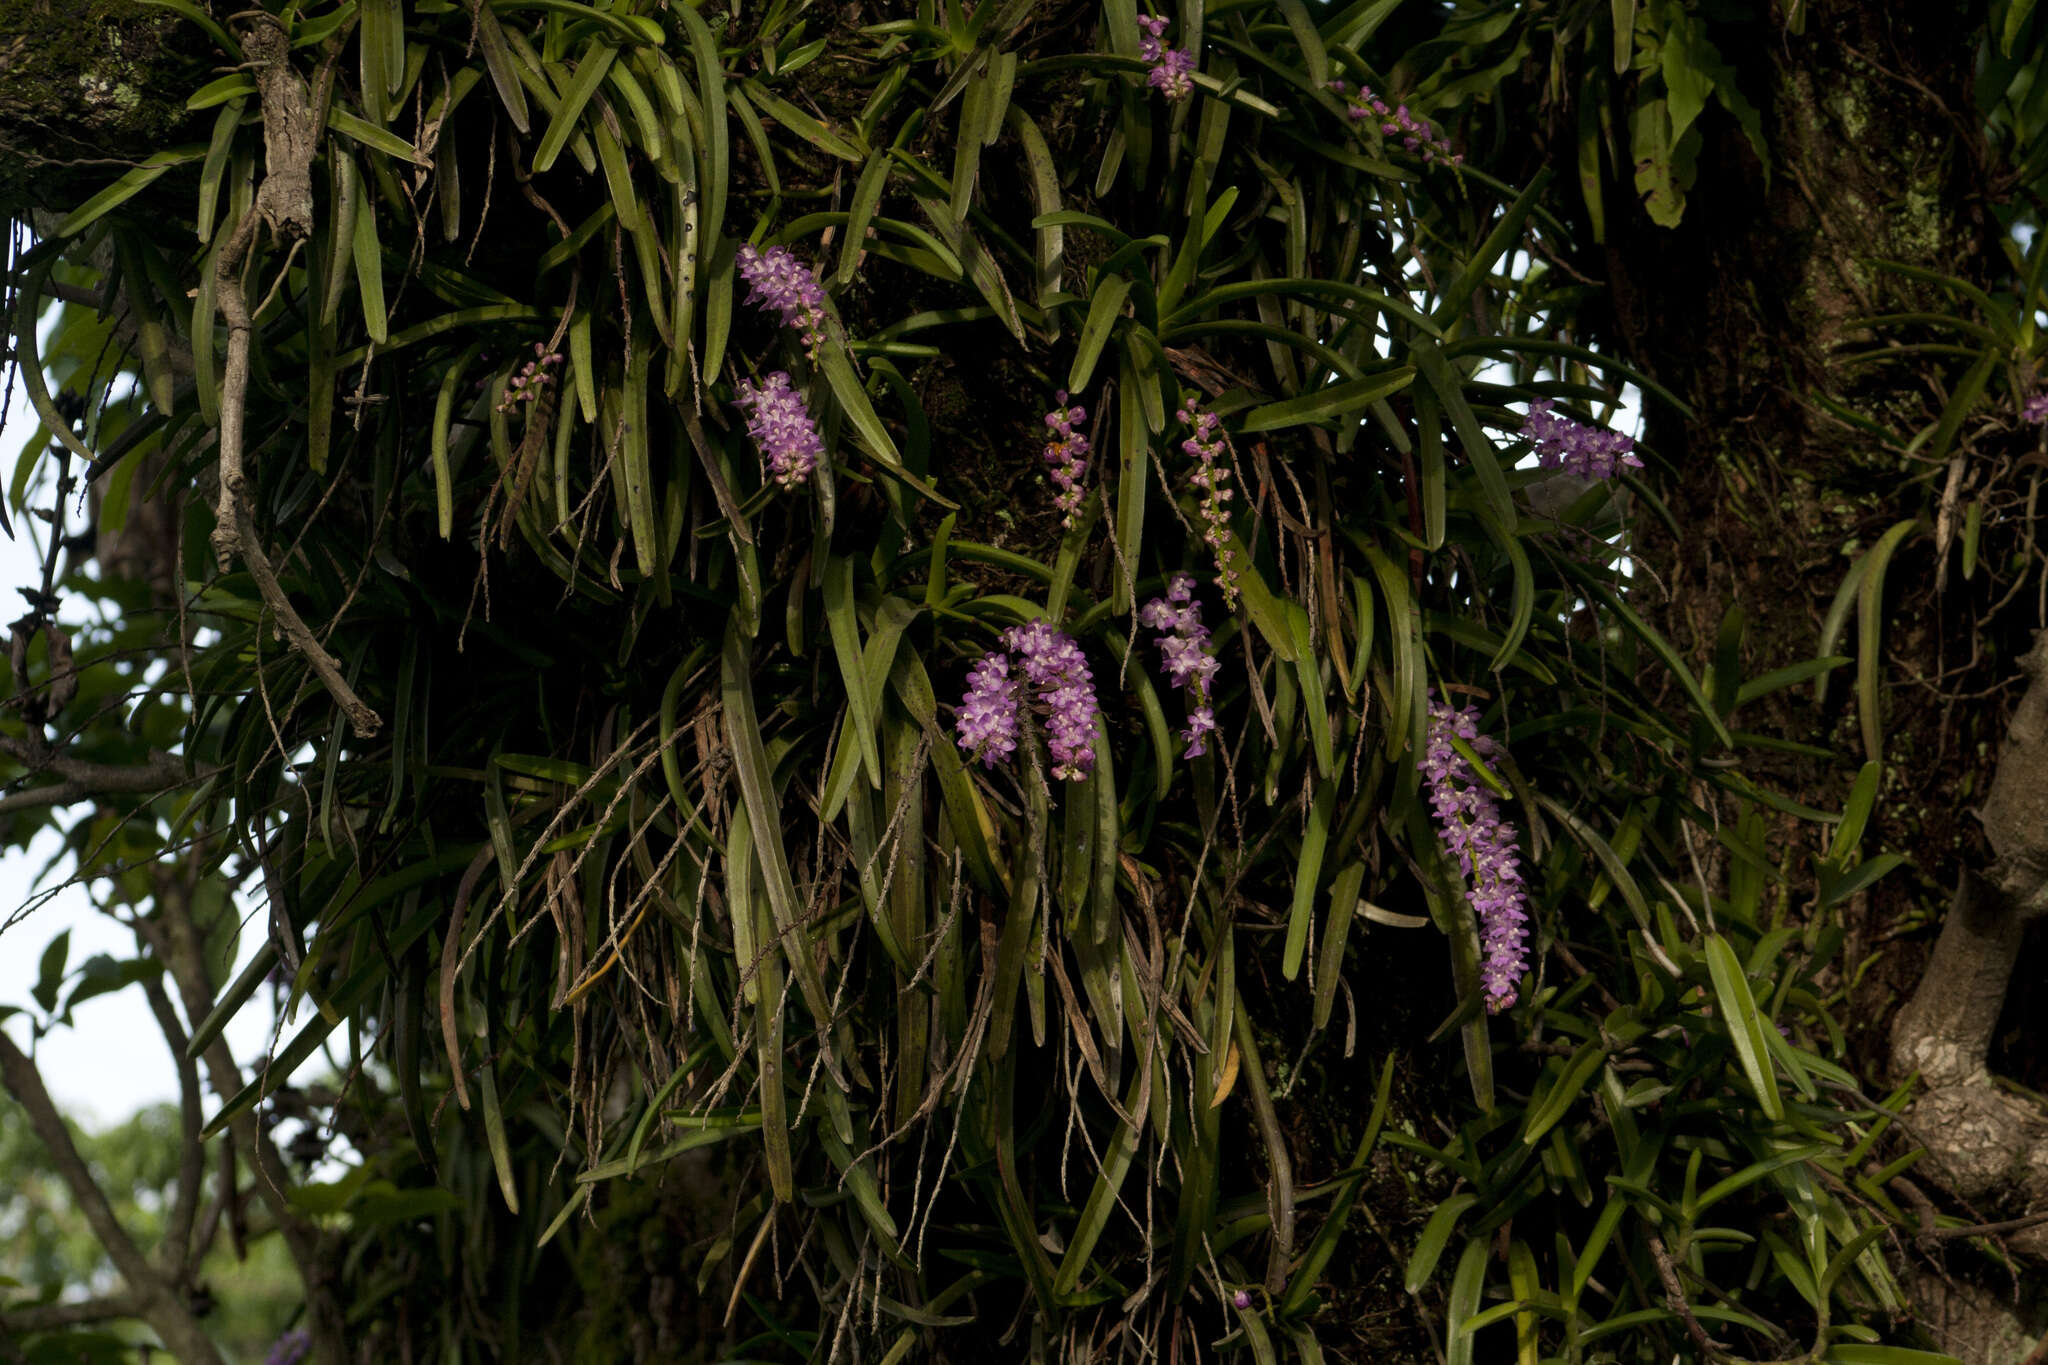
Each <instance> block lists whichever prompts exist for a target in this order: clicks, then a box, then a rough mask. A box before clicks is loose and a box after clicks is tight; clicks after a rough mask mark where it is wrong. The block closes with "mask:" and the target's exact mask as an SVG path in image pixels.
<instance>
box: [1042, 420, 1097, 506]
mask: <svg viewBox="0 0 2048 1365" xmlns="http://www.w3.org/2000/svg"><path fill="white" fill-rule="evenodd" d="M1054 399H1055V401H1057V402H1058V404H1059V406H1058V407H1056V408H1054V409H1053V410H1052V411H1051V412H1048V413H1047V414H1046V415H1045V425H1046V428H1047V430H1048V432H1049V433H1050V434H1049V435H1048V436H1047V438H1046V442H1045V462H1046V463H1047V464H1048V465H1051V466H1052V475H1051V477H1052V481H1053V484H1054V486H1055V487H1057V488H1058V489H1059V492H1057V493H1055V494H1053V498H1052V504H1053V506H1055V507H1057V508H1059V509H1060V511H1061V512H1063V513H1065V515H1066V525H1067V526H1069V527H1071V526H1072V525H1073V524H1074V516H1075V514H1076V513H1078V512H1079V511H1080V510H1081V500H1082V499H1083V498H1085V497H1086V496H1087V494H1088V490H1087V489H1086V488H1085V487H1084V486H1083V485H1082V482H1081V480H1082V479H1083V478H1084V477H1086V475H1087V473H1088V454H1089V452H1090V451H1091V450H1093V449H1094V447H1093V446H1092V445H1091V444H1090V443H1089V441H1088V435H1087V433H1086V432H1084V431H1082V430H1081V423H1083V422H1085V421H1087V420H1088V410H1087V409H1086V408H1084V407H1082V406H1080V405H1079V404H1078V403H1077V404H1075V405H1074V406H1073V407H1068V406H1067V391H1066V390H1065V389H1061V390H1060V391H1059V392H1058V393H1057V394H1055V395H1054Z"/></svg>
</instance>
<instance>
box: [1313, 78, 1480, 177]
mask: <svg viewBox="0 0 2048 1365" xmlns="http://www.w3.org/2000/svg"><path fill="white" fill-rule="evenodd" d="M1330 89H1332V90H1334V91H1336V92H1337V93H1338V94H1339V95H1342V96H1344V97H1345V99H1346V100H1348V101H1349V102H1350V107H1349V108H1347V109H1346V110H1345V111H1344V112H1345V113H1347V114H1349V115H1350V116H1351V120H1352V122H1354V123H1363V122H1364V121H1366V120H1367V119H1371V120H1373V121H1374V122H1375V123H1377V124H1379V129H1380V134H1381V135H1382V136H1383V137H1388V138H1392V139H1394V140H1396V141H1398V142H1399V143H1400V144H1401V145H1402V146H1403V147H1404V148H1406V149H1407V150H1408V151H1411V152H1415V153H1417V154H1418V155H1420V156H1421V157H1422V159H1423V160H1424V161H1426V162H1434V161H1438V160H1442V161H1445V162H1448V163H1449V164H1451V165H1453V166H1459V165H1463V164H1464V161H1465V158H1464V157H1463V156H1462V155H1460V154H1457V153H1453V152H1452V151H1451V144H1450V140H1449V139H1448V138H1446V137H1445V136H1444V135H1443V134H1442V133H1440V132H1438V131H1437V129H1436V126H1435V125H1434V124H1432V123H1431V122H1430V121H1429V120H1428V119H1426V118H1421V117H1418V116H1417V115H1415V114H1411V113H1409V112H1408V106H1407V105H1405V104H1395V105H1389V104H1388V103H1387V102H1386V101H1385V100H1384V99H1382V98H1380V97H1379V96H1378V95H1375V94H1374V93H1373V92H1372V87H1370V86H1365V85H1361V86H1359V87H1357V88H1356V89H1353V88H1352V87H1351V86H1350V84H1349V83H1348V82H1345V81H1331V82H1330Z"/></svg>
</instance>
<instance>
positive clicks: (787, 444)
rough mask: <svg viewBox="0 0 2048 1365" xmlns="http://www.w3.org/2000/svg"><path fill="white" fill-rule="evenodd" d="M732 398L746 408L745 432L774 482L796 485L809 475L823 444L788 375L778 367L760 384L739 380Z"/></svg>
mask: <svg viewBox="0 0 2048 1365" xmlns="http://www.w3.org/2000/svg"><path fill="white" fill-rule="evenodd" d="M734 401H735V402H737V403H738V404H739V405H740V406H741V407H742V408H745V409H746V410H747V434H748V435H749V436H751V437H753V438H754V444H755V445H756V446H757V447H759V448H760V451H761V459H762V460H763V461H764V462H765V463H766V464H767V466H768V473H769V474H770V475H771V476H772V477H773V478H774V479H775V482H777V483H779V484H781V485H782V486H783V487H784V488H795V487H796V486H797V485H798V484H800V483H802V482H803V481H804V480H805V479H808V478H810V477H811V471H812V470H814V469H816V468H817V467H818V460H819V458H820V457H822V456H823V455H824V453H825V447H824V445H823V444H822V443H821V442H820V441H819V440H818V427H817V424H816V423H815V422H813V421H812V420H811V412H810V409H809V408H807V407H805V406H804V396H803V395H802V394H801V393H798V392H797V391H796V390H795V389H793V388H791V387H790V384H789V375H788V374H786V373H785V372H783V371H781V370H777V371H776V372H775V373H773V374H771V375H769V376H767V378H766V379H765V380H763V382H762V383H760V384H759V385H755V384H752V383H749V382H747V381H745V380H742V381H740V390H739V393H738V395H737V396H736V397H735V399H734Z"/></svg>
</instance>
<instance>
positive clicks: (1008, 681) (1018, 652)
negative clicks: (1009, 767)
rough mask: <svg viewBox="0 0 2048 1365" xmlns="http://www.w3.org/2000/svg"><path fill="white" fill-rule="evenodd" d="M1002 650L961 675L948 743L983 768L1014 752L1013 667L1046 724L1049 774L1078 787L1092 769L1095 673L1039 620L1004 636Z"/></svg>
mask: <svg viewBox="0 0 2048 1365" xmlns="http://www.w3.org/2000/svg"><path fill="white" fill-rule="evenodd" d="M1003 644H1004V647H1005V648H1006V649H1007V650H1008V651H1009V652H1008V653H996V654H989V655H985V656H984V657H983V658H982V660H981V662H979V663H977V664H976V665H975V666H974V668H973V669H971V670H969V672H968V675H967V695H966V697H965V698H963V699H962V701H961V703H960V707H959V710H958V712H957V714H956V716H955V718H954V724H953V731H954V740H955V742H956V743H958V744H959V746H960V747H961V748H962V749H964V750H965V751H966V752H967V753H968V755H969V756H970V757H973V758H979V759H980V760H981V761H982V763H983V764H985V765H987V766H988V767H991V768H992V767H994V766H995V765H996V764H997V763H999V762H1001V761H1003V760H1004V759H1006V758H1008V757H1009V756H1010V754H1011V753H1013V752H1014V751H1015V750H1016V747H1017V727H1018V717H1019V714H1020V712H1021V711H1022V706H1021V703H1020V699H1019V697H1018V694H1017V679H1016V678H1014V677H1012V676H1011V670H1012V669H1013V668H1015V669H1016V670H1017V671H1018V672H1020V673H1022V675H1023V681H1024V682H1025V683H1027V684H1029V685H1030V687H1031V690H1032V692H1033V694H1034V699H1035V707H1034V709H1035V710H1036V711H1037V712H1038V713H1039V715H1040V716H1041V717H1043V719H1044V723H1045V747H1046V750H1047V751H1048V752H1049V753H1050V754H1051V755H1052V764H1053V767H1052V775H1053V776H1054V777H1058V778H1064V779H1067V780H1068V781H1074V782H1078V781H1080V780H1081V779H1082V778H1084V777H1086V776H1088V774H1089V772H1090V771H1092V770H1093V769H1094V767H1095V717H1096V715H1097V714H1098V712H1099V709H1100V708H1098V707H1097V706H1096V703H1095V675H1094V674H1093V673H1092V672H1090V671H1089V668H1088V660H1087V659H1086V657H1085V656H1083V655H1082V653H1081V646H1080V645H1078V644H1076V643H1075V642H1074V637H1073V636H1071V635H1068V634H1067V633H1066V632H1065V631H1061V630H1055V629H1053V628H1052V627H1051V626H1049V625H1047V624H1046V623H1045V622H1043V621H1033V622H1032V623H1031V624H1030V625H1028V626H1015V627H1012V628H1011V629H1010V630H1007V631H1005V632H1004V633H1003Z"/></svg>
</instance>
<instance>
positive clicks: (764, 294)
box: [739, 244, 825, 360]
mask: <svg viewBox="0 0 2048 1365" xmlns="http://www.w3.org/2000/svg"><path fill="white" fill-rule="evenodd" d="M739 269H740V278H741V279H743V280H745V281H746V282H747V286H748V287H747V302H748V303H751V304H753V305H754V306H755V307H756V308H772V309H774V310H775V311H776V312H778V313H780V314H782V325H783V326H785V327H796V328H799V329H801V330H802V332H803V334H804V349H805V351H807V352H808V353H809V354H810V356H811V358H812V359H813V360H815V359H817V357H818V346H819V344H820V343H821V342H823V341H824V339H825V287H824V286H823V285H821V284H819V283H818V281H817V279H816V277H814V276H813V275H812V274H811V272H810V268H809V267H807V266H806V265H805V264H804V263H803V262H802V261H801V260H798V259H797V255H796V253H795V252H793V251H791V250H790V249H789V248H788V247H786V246H771V247H769V248H768V249H767V250H766V251H758V250H756V249H755V248H754V247H753V246H752V245H751V244H749V245H747V246H743V247H741V248H740V253H739Z"/></svg>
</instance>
